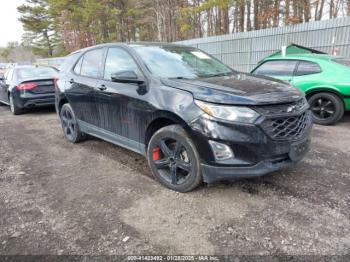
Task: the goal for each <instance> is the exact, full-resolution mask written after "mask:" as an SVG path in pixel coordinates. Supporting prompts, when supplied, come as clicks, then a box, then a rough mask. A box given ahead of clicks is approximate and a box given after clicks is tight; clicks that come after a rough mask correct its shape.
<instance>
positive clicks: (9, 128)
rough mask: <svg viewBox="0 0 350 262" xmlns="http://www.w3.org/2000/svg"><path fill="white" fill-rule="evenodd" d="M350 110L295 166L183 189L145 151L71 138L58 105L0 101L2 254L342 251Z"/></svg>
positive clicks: (347, 234)
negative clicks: (170, 185) (157, 173)
mask: <svg viewBox="0 0 350 262" xmlns="http://www.w3.org/2000/svg"><path fill="white" fill-rule="evenodd" d="M349 188H350V115H349V114H348V115H347V116H346V117H345V118H344V119H343V121H342V122H341V123H339V124H338V125H337V126H332V127H321V126H315V128H314V131H313V145H312V150H311V152H310V153H309V154H308V156H307V158H306V159H304V160H303V161H302V162H301V163H300V164H299V165H298V166H297V167H296V168H293V169H288V170H284V171H280V172H275V173H273V174H271V175H268V176H265V177H263V178H259V179H252V180H240V181H236V182H231V183H220V184H217V185H214V186H211V187H206V186H202V187H201V188H199V189H198V190H196V191H194V192H191V193H187V194H180V193H175V192H172V191H170V190H168V189H165V188H163V187H162V186H161V185H160V184H158V182H156V181H155V180H154V179H153V178H151V176H150V170H149V168H148V166H147V163H146V161H145V160H144V159H143V158H142V157H141V156H139V155H137V154H134V153H132V152H130V151H128V150H125V149H122V148H120V147H118V146H115V145H112V144H109V143H107V142H103V141H101V140H98V139H91V140H89V141H86V142H83V143H80V144H77V145H73V144H70V143H69V142H67V141H66V140H64V138H63V134H62V130H61V128H60V125H59V122H58V119H57V117H56V114H55V113H54V111H53V110H35V111H33V112H31V113H28V114H25V115H21V116H13V115H11V113H10V111H9V109H8V108H7V107H0V254H2V255H4V254H7V255H11V254H22V255H24V254H32V255H33V254H90V255H91V254H94V255H115V254H117V255H122V254H128V255H131V254H134V255H135V254H192V255H195V254H207V255H210V254H235V255H248V254H250V255H252V254H254V255H268V254H272V255H342V254H343V255H344V254H349V252H350V191H349Z"/></svg>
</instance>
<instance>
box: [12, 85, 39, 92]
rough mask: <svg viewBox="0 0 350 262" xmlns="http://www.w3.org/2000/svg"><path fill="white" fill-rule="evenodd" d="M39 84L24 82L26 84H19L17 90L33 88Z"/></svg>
mask: <svg viewBox="0 0 350 262" xmlns="http://www.w3.org/2000/svg"><path fill="white" fill-rule="evenodd" d="M37 86H38V84H37V83H24V84H19V85H18V86H17V88H16V89H17V90H20V91H23V90H33V89H34V88H36V87H37Z"/></svg>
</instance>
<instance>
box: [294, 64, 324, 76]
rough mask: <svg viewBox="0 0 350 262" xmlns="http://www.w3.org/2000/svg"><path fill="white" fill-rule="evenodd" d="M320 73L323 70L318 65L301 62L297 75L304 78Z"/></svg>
mask: <svg viewBox="0 0 350 262" xmlns="http://www.w3.org/2000/svg"><path fill="white" fill-rule="evenodd" d="M320 72H321V68H320V66H319V65H318V64H316V63H313V62H307V61H301V62H300V63H299V65H298V69H297V72H296V73H295V75H296V76H304V75H311V74H317V73H320Z"/></svg>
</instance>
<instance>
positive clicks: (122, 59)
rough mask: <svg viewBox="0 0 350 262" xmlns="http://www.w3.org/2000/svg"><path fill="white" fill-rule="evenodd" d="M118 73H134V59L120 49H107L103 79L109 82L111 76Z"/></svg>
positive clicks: (135, 68) (135, 66)
mask: <svg viewBox="0 0 350 262" xmlns="http://www.w3.org/2000/svg"><path fill="white" fill-rule="evenodd" d="M120 71H134V72H135V73H138V67H137V64H136V63H135V61H134V59H133V58H132V57H131V56H130V55H129V54H128V53H127V52H126V51H124V50H123V49H121V48H109V49H108V54H107V58H106V64H105V73H104V78H105V79H108V80H110V79H111V75H112V74H114V73H117V72H120Z"/></svg>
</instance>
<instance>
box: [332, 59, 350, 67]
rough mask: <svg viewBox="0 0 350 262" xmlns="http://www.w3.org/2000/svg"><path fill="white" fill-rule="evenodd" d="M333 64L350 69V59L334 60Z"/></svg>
mask: <svg viewBox="0 0 350 262" xmlns="http://www.w3.org/2000/svg"><path fill="white" fill-rule="evenodd" d="M333 62H336V63H338V64H341V65H344V66H348V67H350V59H347V58H336V59H333Z"/></svg>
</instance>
